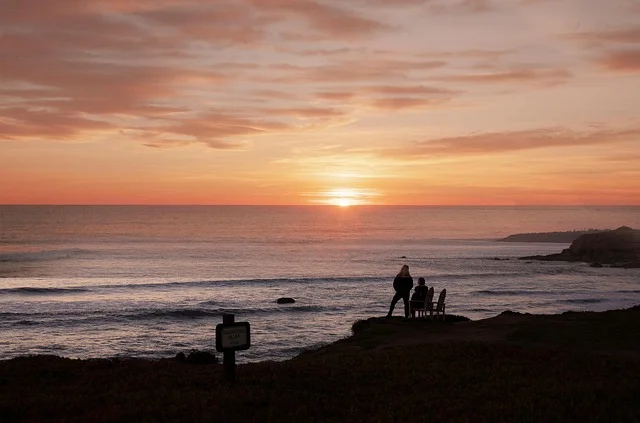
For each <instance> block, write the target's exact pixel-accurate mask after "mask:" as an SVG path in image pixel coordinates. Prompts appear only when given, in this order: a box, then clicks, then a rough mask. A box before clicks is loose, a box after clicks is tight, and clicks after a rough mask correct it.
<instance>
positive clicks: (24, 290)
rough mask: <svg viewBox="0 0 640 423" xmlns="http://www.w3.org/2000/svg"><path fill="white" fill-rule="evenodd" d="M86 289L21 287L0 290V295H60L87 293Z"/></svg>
mask: <svg viewBox="0 0 640 423" xmlns="http://www.w3.org/2000/svg"><path fill="white" fill-rule="evenodd" d="M87 291H89V289H87V288H46V287H37V286H23V287H19V288H4V289H0V295H61V294H76V293H78V292H87Z"/></svg>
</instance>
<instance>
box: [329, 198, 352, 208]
mask: <svg viewBox="0 0 640 423" xmlns="http://www.w3.org/2000/svg"><path fill="white" fill-rule="evenodd" d="M331 204H333V205H334V206H338V207H349V206H351V205H353V202H352V201H351V199H349V198H345V197H338V198H333V199H331Z"/></svg>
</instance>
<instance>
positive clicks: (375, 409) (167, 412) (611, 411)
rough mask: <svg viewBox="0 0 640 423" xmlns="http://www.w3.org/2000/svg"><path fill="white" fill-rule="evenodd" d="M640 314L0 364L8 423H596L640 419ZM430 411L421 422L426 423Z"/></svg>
mask: <svg viewBox="0 0 640 423" xmlns="http://www.w3.org/2000/svg"><path fill="white" fill-rule="evenodd" d="M638 327H640V307H635V308H633V309H629V310H620V311H609V312H603V313H565V314H562V315H553V316H532V315H521V314H517V313H503V314H501V315H499V316H496V317H494V318H492V319H485V320H480V321H461V322H455V323H440V322H430V321H406V320H402V319H384V318H379V319H369V320H367V321H363V322H358V323H357V324H356V325H354V332H355V333H354V335H353V336H352V337H350V338H347V339H345V340H342V341H339V342H337V343H334V344H332V345H330V346H328V347H325V348H322V349H319V350H316V351H311V352H308V353H306V354H303V355H301V356H299V357H297V358H296V359H294V360H290V361H287V362H281V363H275V362H264V363H254V364H245V365H241V366H239V368H238V382H237V383H236V384H235V385H234V386H229V385H227V384H225V383H222V368H221V367H222V366H220V365H215V364H212V365H195V364H187V363H181V362H178V361H175V360H160V361H157V362H151V361H142V360H84V361H81V360H69V359H62V358H57V357H27V358H18V359H13V360H8V361H2V362H0V416H2V419H1V420H2V421H3V422H9V421H38V422H47V421H51V422H54V421H77V422H87V421H92V422H106V421H118V422H120V421H184V422H187V421H188V422H192V421H197V422H234V421H238V422H245V421H246V422H250V421H260V422H267V421H270V422H314V421H328V422H347V421H349V422H354V421H367V422H394V421H406V422H409V421H416V420H417V421H423V420H424V421H426V420H429V421H430V420H433V421H474V422H501V421H503V422H513V421H518V422H534V421H536V422H539V421H545V422H553V421H556V422H570V421H576V422H595V421H638V420H639V419H640V402H639V401H637V399H638V398H640V378H639V377H638V375H640V337H639V336H638ZM425 416H426V417H425Z"/></svg>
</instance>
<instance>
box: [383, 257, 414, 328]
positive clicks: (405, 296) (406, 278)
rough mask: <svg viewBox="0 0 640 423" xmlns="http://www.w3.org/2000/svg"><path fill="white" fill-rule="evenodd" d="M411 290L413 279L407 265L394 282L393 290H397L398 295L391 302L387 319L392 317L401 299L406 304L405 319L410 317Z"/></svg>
mask: <svg viewBox="0 0 640 423" xmlns="http://www.w3.org/2000/svg"><path fill="white" fill-rule="evenodd" d="M411 288H413V278H412V277H411V275H410V274H409V266H407V265H406V264H405V265H404V266H402V269H400V273H398V274H397V275H396V278H395V279H394V280H393V289H395V290H396V294H395V295H394V296H393V299H392V300H391V306H390V307H389V313H387V317H391V315H392V314H393V309H394V308H395V306H396V303H397V302H398V300H400V298H402V301H403V302H404V317H409V294H410V293H411Z"/></svg>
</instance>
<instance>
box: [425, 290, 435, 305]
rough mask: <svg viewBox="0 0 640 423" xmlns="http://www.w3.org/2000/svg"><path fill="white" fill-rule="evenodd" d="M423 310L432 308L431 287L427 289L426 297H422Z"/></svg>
mask: <svg viewBox="0 0 640 423" xmlns="http://www.w3.org/2000/svg"><path fill="white" fill-rule="evenodd" d="M424 308H425V310H432V309H433V287H431V288H429V289H428V290H427V297H426V298H425V299H424Z"/></svg>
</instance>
